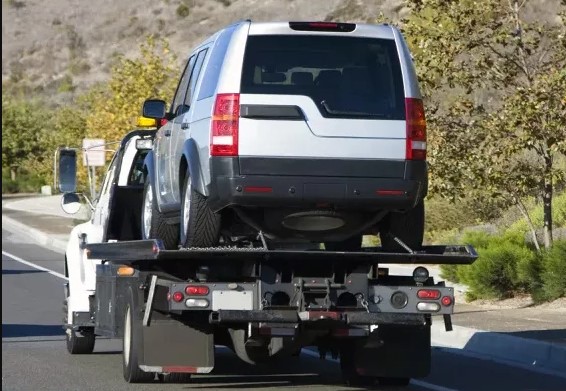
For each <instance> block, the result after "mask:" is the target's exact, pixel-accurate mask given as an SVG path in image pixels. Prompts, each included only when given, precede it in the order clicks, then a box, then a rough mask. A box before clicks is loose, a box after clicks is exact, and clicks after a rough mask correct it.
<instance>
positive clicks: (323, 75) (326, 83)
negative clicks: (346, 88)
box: [315, 69, 342, 87]
mask: <svg viewBox="0 0 566 391" xmlns="http://www.w3.org/2000/svg"><path fill="white" fill-rule="evenodd" d="M341 79H342V72H340V71H339V70H337V69H324V70H322V71H320V72H319V73H318V76H317V77H316V80H315V84H316V85H317V86H321V87H335V86H338V85H339V84H340V80H341Z"/></svg>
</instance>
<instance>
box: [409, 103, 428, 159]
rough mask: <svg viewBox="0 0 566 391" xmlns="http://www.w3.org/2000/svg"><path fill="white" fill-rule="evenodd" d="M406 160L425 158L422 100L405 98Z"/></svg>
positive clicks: (424, 126)
mask: <svg viewBox="0 0 566 391" xmlns="http://www.w3.org/2000/svg"><path fill="white" fill-rule="evenodd" d="M405 114H406V121H407V160H425V159H426V120H425V112H424V106H423V101H422V100H421V99H416V98H405Z"/></svg>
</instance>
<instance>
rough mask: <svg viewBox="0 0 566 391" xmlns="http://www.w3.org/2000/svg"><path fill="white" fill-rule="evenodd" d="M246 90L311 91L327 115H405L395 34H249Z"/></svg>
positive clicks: (243, 84)
mask: <svg viewBox="0 0 566 391" xmlns="http://www.w3.org/2000/svg"><path fill="white" fill-rule="evenodd" d="M240 92H241V93H243V94H277V95H307V96H309V97H311V98H312V99H313V100H314V102H315V103H316V105H317V106H318V108H319V110H320V112H321V114H322V115H323V116H325V117H339V118H382V119H398V120H400V119H404V118H405V99H404V98H405V97H404V90H403V78H402V76H401V69H400V65H399V59H398V57H397V48H396V46H395V42H394V41H393V40H389V39H376V38H358V37H336V36H322V35H319V36H317V35H253V36H249V37H248V41H247V44H246V54H245V57H244V68H243V71H242V85H241V90H240Z"/></svg>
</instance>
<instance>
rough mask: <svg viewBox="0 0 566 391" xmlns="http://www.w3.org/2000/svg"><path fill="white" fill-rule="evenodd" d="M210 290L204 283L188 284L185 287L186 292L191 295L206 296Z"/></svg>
mask: <svg viewBox="0 0 566 391" xmlns="http://www.w3.org/2000/svg"><path fill="white" fill-rule="evenodd" d="M208 292H209V290H208V287H207V286H204V285H188V286H187V287H186V288H185V293H186V294H187V295H189V296H206V295H208Z"/></svg>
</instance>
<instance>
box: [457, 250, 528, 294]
mask: <svg viewBox="0 0 566 391" xmlns="http://www.w3.org/2000/svg"><path fill="white" fill-rule="evenodd" d="M478 254H479V258H478V260H477V261H476V262H475V263H474V264H472V265H470V266H466V267H463V268H461V269H460V270H459V271H458V277H459V278H460V281H461V282H463V283H464V284H466V285H468V288H469V292H470V293H469V295H470V297H473V298H485V299H493V298H497V299H502V298H507V297H512V296H513V294H514V293H516V292H518V291H525V290H526V289H525V285H527V284H528V282H527V281H525V278H526V277H525V276H523V275H522V274H521V275H519V273H518V271H517V269H518V266H517V265H519V264H521V265H522V266H521V273H523V271H524V270H526V269H527V268H528V267H529V265H531V264H534V262H535V261H534V258H535V257H536V254H535V253H534V252H533V251H531V250H529V249H528V248H526V247H522V246H519V245H517V244H514V243H511V242H503V243H497V242H495V243H494V244H492V245H490V246H488V247H487V248H479V249H478Z"/></svg>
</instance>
